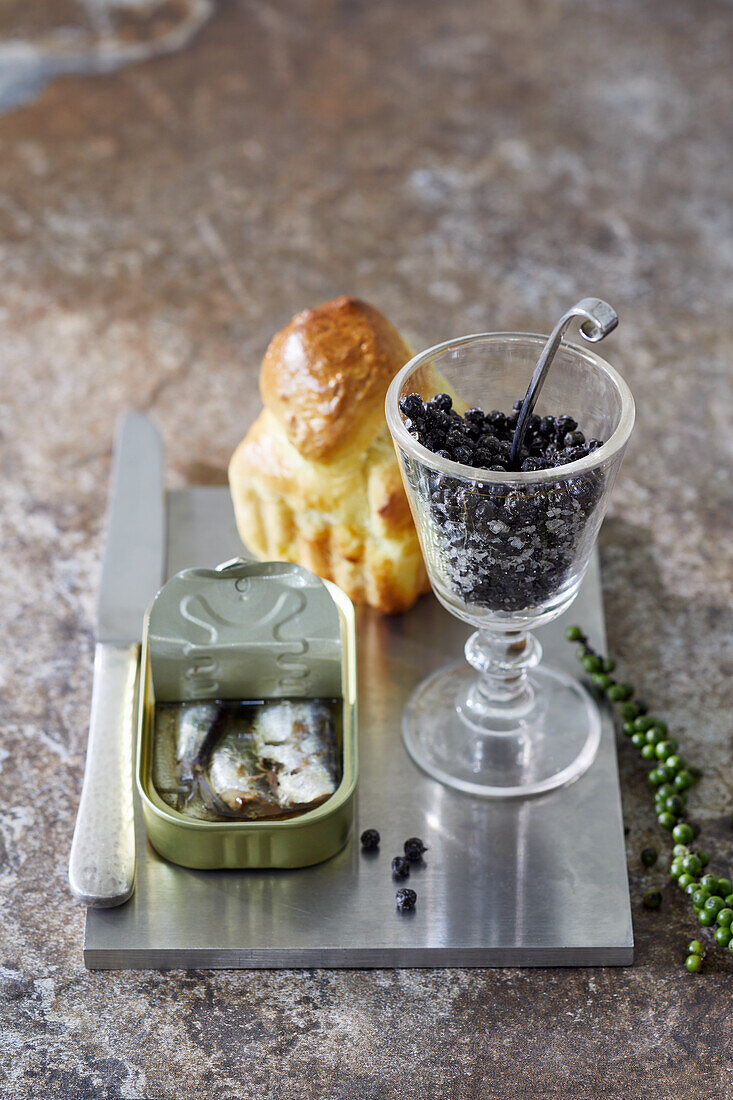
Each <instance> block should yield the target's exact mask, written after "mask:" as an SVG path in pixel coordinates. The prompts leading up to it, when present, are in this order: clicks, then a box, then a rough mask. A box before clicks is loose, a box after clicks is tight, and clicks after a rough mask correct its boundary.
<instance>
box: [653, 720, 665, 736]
mask: <svg viewBox="0 0 733 1100" xmlns="http://www.w3.org/2000/svg"><path fill="white" fill-rule="evenodd" d="M652 721H653V722H654V725H655V726H656V727H657V729H658V730H659V731H660V732H661V733H662V734H664V736H665V737H666V736H667V734H668V733H669V727H668V726H667V723H666V722H663V721H662V719H661V718H653V719H652Z"/></svg>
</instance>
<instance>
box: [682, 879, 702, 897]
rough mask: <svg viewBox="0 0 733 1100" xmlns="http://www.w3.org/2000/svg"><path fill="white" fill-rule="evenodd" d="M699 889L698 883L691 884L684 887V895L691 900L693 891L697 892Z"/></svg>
mask: <svg viewBox="0 0 733 1100" xmlns="http://www.w3.org/2000/svg"><path fill="white" fill-rule="evenodd" d="M699 889H700V883H699V882H691V883H690V884H689V886H685V893H686V894H687V896H688V898H691V897H692V895H693V894H694V893H695V891H696V890H699Z"/></svg>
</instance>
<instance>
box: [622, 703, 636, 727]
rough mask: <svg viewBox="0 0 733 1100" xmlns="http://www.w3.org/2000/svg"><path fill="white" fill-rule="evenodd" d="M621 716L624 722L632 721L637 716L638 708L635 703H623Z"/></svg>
mask: <svg viewBox="0 0 733 1100" xmlns="http://www.w3.org/2000/svg"><path fill="white" fill-rule="evenodd" d="M621 717H622V718H623V719H624V720H625V721H626V722H633V721H634V719H635V718H638V717H639V708H638V707H637V705H636V703H631V702H629V703H624V705H623V706H622V707H621Z"/></svg>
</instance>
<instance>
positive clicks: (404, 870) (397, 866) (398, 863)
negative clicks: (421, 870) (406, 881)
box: [392, 856, 410, 878]
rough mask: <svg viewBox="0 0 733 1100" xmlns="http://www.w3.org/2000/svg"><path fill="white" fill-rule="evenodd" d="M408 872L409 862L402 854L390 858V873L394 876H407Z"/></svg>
mask: <svg viewBox="0 0 733 1100" xmlns="http://www.w3.org/2000/svg"><path fill="white" fill-rule="evenodd" d="M409 873H410V864H409V862H408V860H406V859H405V857H404V856H395V857H394V859H393V860H392V874H393V875H394V876H395V878H407V876H408V875H409Z"/></svg>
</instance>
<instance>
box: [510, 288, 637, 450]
mask: <svg viewBox="0 0 733 1100" xmlns="http://www.w3.org/2000/svg"><path fill="white" fill-rule="evenodd" d="M573 317H582V318H584V320H583V322H582V324H581V325H580V335H581V336H582V337H583V339H584V340H587V341H588V343H589V344H597V343H599V341H601V340H602V339H603V338H604V336H608V334H609V332H613V330H614V329H615V328H616V325H617V324H618V314H617V313H616V310H615V309H614V308H613V307H612V306H609V304H608V302H604V301H603V300H602V299H601V298H581V299H580V301H579V302H576V303H575V305H574V306H572V308H571V309H569V310H568V311H567V313H563V315H562V317H561V318H560V320H559V321H558V322H557V324H556V325H555V327H554V329H553V330H552V333H551V334H550V337H549V339H548V341H547V343H546V344H545V346H544V348H543V349H542V354H541V355H540V357H539V359H538V360H537V366H536V367H535V369H534V373H533V375H532V378H531V380H530V383H529V386H528V387H527V392H526V394H525V396H524V401H523V402H522V408H521V409H520V412H519V419H518V420H517V426H516V428H515V430H514V438H513V440H512V449H511V451H510V452H509V469H510V470H514V469H516V465H517V458H518V456H519V452H520V450H521V447H522V443H523V442H524V436H525V434H526V431H527V424H528V423H529V418H530V416H531V415H532V412H533V410H534V407H535V404H536V403H537V398H538V397H539V393H540V390H541V389H542V385H543V383H544V381H545V378H546V377H547V372H548V370H549V369H550V365H551V363H552V360H553V359H554V358H555V355H556V354H557V349H558V348H559V347H560V342H561V340H562V337H563V333H564V332H565V329H566V328H567V327H568V325H569V324H570V322H571V321H572V319H573Z"/></svg>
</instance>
